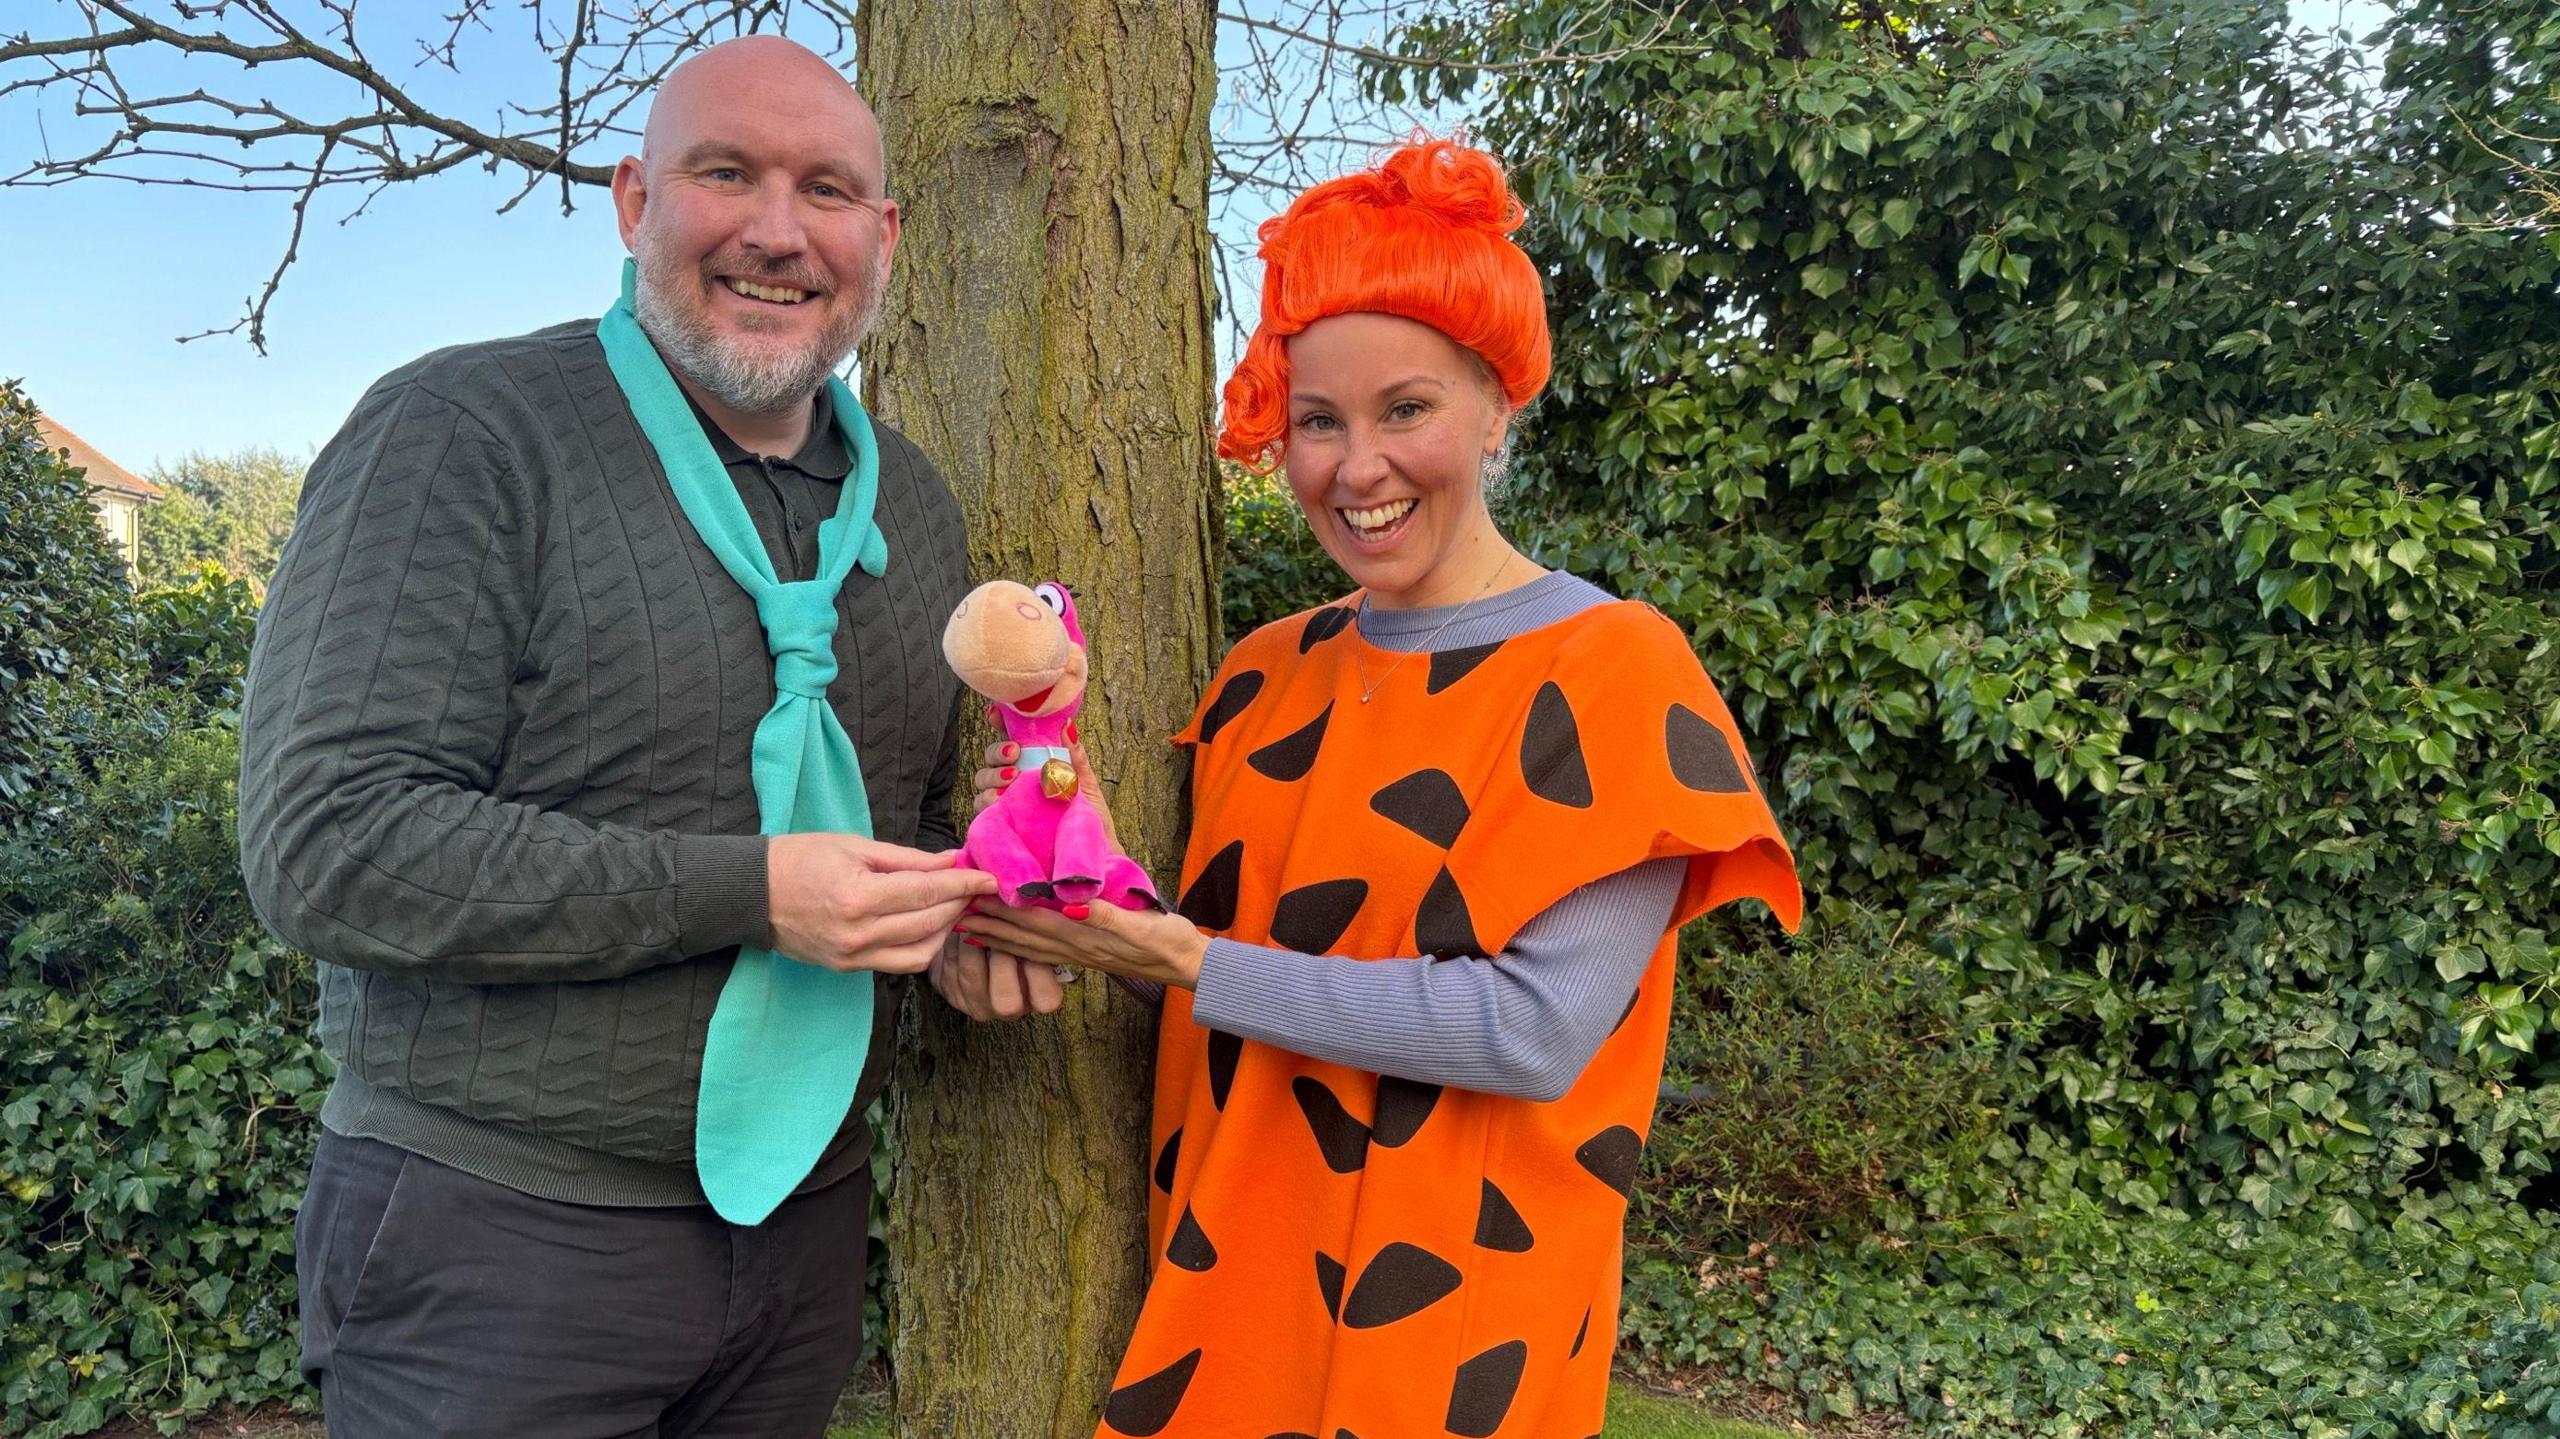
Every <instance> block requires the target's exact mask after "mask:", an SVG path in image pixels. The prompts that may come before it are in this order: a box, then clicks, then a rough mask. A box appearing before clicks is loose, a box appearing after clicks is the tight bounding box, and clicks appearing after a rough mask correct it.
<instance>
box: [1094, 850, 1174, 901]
mask: <svg viewBox="0 0 2560 1439" xmlns="http://www.w3.org/2000/svg"><path fill="white" fill-rule="evenodd" d="M1107 868H1108V870H1109V872H1108V873H1107V874H1105V875H1104V876H1103V879H1102V892H1101V895H1100V898H1101V899H1102V900H1103V901H1104V902H1106V903H1109V904H1116V905H1118V906H1120V907H1121V908H1122V909H1152V910H1158V911H1161V910H1163V909H1164V907H1165V903H1164V901H1163V900H1161V899H1158V898H1157V897H1156V888H1155V885H1154V884H1153V883H1152V882H1150V881H1149V880H1148V878H1147V872H1146V871H1145V870H1143V869H1140V868H1139V867H1138V862H1137V861H1136V860H1134V859H1131V858H1129V857H1128V856H1127V855H1114V856H1112V859H1111V863H1110V865H1109V866H1108V867H1107Z"/></svg>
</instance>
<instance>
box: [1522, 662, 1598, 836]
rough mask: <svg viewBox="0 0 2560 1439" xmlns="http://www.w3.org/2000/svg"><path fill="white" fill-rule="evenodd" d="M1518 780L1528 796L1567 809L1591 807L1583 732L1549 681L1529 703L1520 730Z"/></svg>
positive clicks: (1560, 689) (1560, 691)
mask: <svg viewBox="0 0 2560 1439" xmlns="http://www.w3.org/2000/svg"><path fill="white" fill-rule="evenodd" d="M1520 777H1521V778H1522V779H1524V780H1526V781H1528V785H1529V793H1531V794H1534V795H1536V796H1537V797H1538V798H1540V799H1543V800H1549V801H1552V802H1554V803H1556V804H1560V805H1563V806H1565V807H1566V808H1568V809H1589V808H1591V767H1590V765H1589V764H1587V763H1585V762H1584V760H1583V758H1582V729H1581V727H1580V726H1578V725H1576V724H1575V723H1574V722H1573V704H1572V702H1571V701H1569V700H1567V699H1566V698H1565V697H1564V688H1563V687H1562V686H1561V685H1558V684H1557V683H1556V682H1555V681H1553V680H1549V681H1547V682H1546V683H1545V684H1542V685H1540V686H1538V696H1537V698H1536V699H1533V700H1531V701H1530V702H1529V723H1528V724H1527V725H1526V726H1524V727H1523V728H1522V729H1521V731H1520Z"/></svg>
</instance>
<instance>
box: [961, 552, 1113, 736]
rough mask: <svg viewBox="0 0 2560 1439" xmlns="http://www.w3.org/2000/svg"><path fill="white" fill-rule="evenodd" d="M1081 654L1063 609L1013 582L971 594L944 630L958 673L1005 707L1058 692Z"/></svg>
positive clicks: (985, 586)
mask: <svg viewBox="0 0 2560 1439" xmlns="http://www.w3.org/2000/svg"><path fill="white" fill-rule="evenodd" d="M1080 651H1081V647H1080V646H1079V645H1077V644H1076V642H1075V640H1074V639H1073V638H1072V637H1071V636H1069V635H1068V633H1067V625H1066V620H1065V618H1064V617H1063V616H1062V615H1061V614H1060V613H1059V612H1058V610H1056V609H1055V608H1052V607H1051V606H1050V605H1048V604H1047V603H1045V602H1043V601H1042V599H1041V598H1040V596H1039V595H1038V594H1037V593H1035V592H1034V591H1033V590H1032V589H1031V587H1030V586H1028V585H1023V584H1017V583H1015V582H1014V581H1012V580H989V581H987V582H986V583H985V584H983V585H980V586H978V587H977V588H976V589H974V590H971V591H970V592H969V597H968V598H967V599H964V600H962V601H961V602H960V607H959V608H958V609H956V610H953V611H952V612H951V623H949V624H948V625H945V626H944V627H943V630H942V657H943V659H945V660H946V661H948V662H949V663H950V665H951V669H952V672H953V673H954V674H957V675H958V676H960V680H961V682H962V683H963V684H966V685H967V686H968V687H969V688H971V689H973V690H976V691H977V692H978V693H980V694H982V695H985V696H986V697H987V698H989V699H991V700H994V701H996V702H997V703H999V704H1008V705H1019V704H1021V703H1023V702H1024V701H1025V700H1033V699H1037V698H1039V697H1040V696H1041V695H1042V694H1043V693H1045V692H1046V691H1048V690H1051V689H1054V688H1056V687H1057V685H1058V683H1059V681H1061V680H1063V679H1065V678H1066V677H1067V675H1068V672H1069V670H1070V669H1071V668H1072V667H1073V665H1074V661H1075V659H1076V658H1077V657H1078V656H1079V654H1080ZM1035 708H1036V706H1035Z"/></svg>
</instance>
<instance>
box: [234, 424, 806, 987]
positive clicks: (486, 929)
mask: <svg viewBox="0 0 2560 1439" xmlns="http://www.w3.org/2000/svg"><path fill="white" fill-rule="evenodd" d="M514 468H515V467H514V465H513V463H512V460H511V456H510V455H509V453H508V451H507V449H506V447H505V446H504V445H503V444H502V443H501V442H500V441H499V440H498V439H497V438H496V437H495V436H494V435H493V434H492V432H491V430H490V429H489V427H488V426H487V425H485V424H483V423H482V422H481V421H480V420H479V419H478V418H476V417H475V416H474V415H473V414H472V413H471V412H470V411H469V410H468V409H466V408H465V407H463V406H462V405H459V404H457V403H455V402H454V401H453V400H452V399H450V398H448V397H447V396H445V395H443V394H440V393H438V392H437V391H436V390H435V389H434V388H433V387H431V386H430V385H428V384H427V383H425V382H423V381H422V380H419V379H416V378H410V379H407V380H393V381H386V382H385V383H384V384H382V385H380V386H377V387H376V388H375V390H374V391H373V392H372V393H370V394H368V395H367V396H366V397H365V399H364V401H363V402H362V403H361V404H359V405H358V407H357V409H356V412H355V414H354V415H352V416H351V417H350V418H349V419H348V421H347V424H346V427H345V428H344V429H342V430H341V431H340V432H339V434H338V436H337V437H336V438H335V439H334V440H332V441H331V442H330V444H329V447H328V448H327V449H326V450H324V451H322V453H321V455H320V457H319V459H318V460H317V461H316V462H315V463H314V465H313V467H312V471H311V474H310V477H309V478H308V479H307V480H306V481H305V483H304V490H303V498H302V502H301V506H300V509H299V512H298V513H297V515H296V518H295V525H294V532H293V536H292V538H291V540H290V542H289V543H288V544H287V546H286V549H285V553H284V556H283V560H282V563H281V566H280V568H279V570H278V572H277V575H276V577H275V580H274V582H273V584H272V586H271V587H270V589H269V592H268V595H267V603H266V608H265V610H264V611H263V612H262V613H261V615H260V617H259V623H258V637H257V643H256V647H255V649H254V651H253V653H252V656H251V659H250V664H249V681H248V701H247V705H246V707H245V710H244V713H243V716H242V721H241V757H240V860H241V869H242V873H243V877H244V878H245V879H246V881H247V885H248V892H249V896H250V898H251V900H252V902H253V903H254V904H255V906H256V908H257V911H258V914H259V916H260V918H262V919H263V920H264V921H265V922H266V924H267V927H268V928H269V929H272V930H273V931H275V933H276V934H277V935H278V936H279V937H281V938H282V939H284V940H285V941H286V942H287V943H290V944H293V945H295V946H297V947H298V948H300V949H302V950H304V951H305V952H307V953H309V954H311V955H313V956H315V957H316V958H320V959H324V960H327V961H329V962H331V963H334V964H341V965H346V966H349V967H352V968H357V969H370V970H380V971H384V972H388V973H396V974H412V975H422V976H427V977H431V978H440V979H451V980H459V981H464V982H469V983H484V984H499V983H511V982H520V981H535V980H593V979H611V978H615V977H618V976H621V975H625V974H629V973H632V972H634V971H637V970H641V969H645V968H648V967H650V966H653V965H659V964H665V963H669V962H672V961H675V960H680V959H683V958H686V957H688V956H691V955H695V954H701V953H706V952H708V951H712V950H716V949H720V948H723V947H726V946H729V945H734V944H738V943H742V942H747V941H751V940H760V939H761V938H762V937H763V936H764V932H765V929H766V925H767V917H766V898H765V868H764V849H765V846H764V841H763V840H762V839H761V838H759V837H756V836H751V835H750V836H713V835H679V834H675V833H672V832H667V831H655V830H638V829H631V828H626V827H622V826H616V825H599V824H587V823H583V822H581V821H578V820H576V819H572V818H570V817H567V816H565V815H560V814H555V813H551V812H549V811H546V810H544V809H541V808H539V807H537V806H534V805H530V804H522V803H513V802H508V801H504V800H501V799H499V798H497V797H495V795H494V794H493V789H494V787H495V786H496V784H497V782H498V776H499V773H500V770H501V764H502V759H503V756H504V755H505V754H506V752H507V748H508V746H509V744H510V743H511V742H512V740H513V738H514V736H513V733H512V730H511V725H510V695H511V692H512V687H513V685H514V683H515V681H516V678H517V673H518V670H519V666H520V664H521V662H522V661H523V659H524V656H525V650H526V645H527V636H528V634H529V632H530V630H531V625H532V615H533V609H534V597H535V594H536V592H537V569H536V566H537V558H538V548H539V546H538V541H539V536H538V533H537V528H538V526H537V521H536V516H535V515H534V513H533V510H532V505H531V503H530V501H529V500H528V498H527V495H526V493H525V490H524V488H523V486H522V483H521V478H520V476H518V475H517V474H516V473H514Z"/></svg>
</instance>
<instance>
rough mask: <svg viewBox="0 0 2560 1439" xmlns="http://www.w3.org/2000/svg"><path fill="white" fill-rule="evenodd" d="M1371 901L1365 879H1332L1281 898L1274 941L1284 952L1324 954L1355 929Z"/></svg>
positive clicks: (1273, 928)
mask: <svg viewBox="0 0 2560 1439" xmlns="http://www.w3.org/2000/svg"><path fill="white" fill-rule="evenodd" d="M1368 897H1369V881H1367V880H1365V879H1328V880H1322V881H1319V882H1318V883H1315V884H1310V885H1304V886H1301V887H1300V888H1297V889H1293V890H1291V891H1289V892H1288V893H1287V894H1284V895H1282V896H1280V902H1279V903H1278V904H1277V905H1274V906H1273V907H1272V910H1271V937H1272V938H1273V939H1274V940H1277V941H1278V942H1279V944H1280V946H1281V947H1282V948H1283V949H1294V950H1296V951H1298V952H1299V953H1300V954H1323V953H1325V952H1326V951H1328V950H1330V949H1332V948H1333V944H1334V941H1335V940H1338V939H1340V938H1342V932H1343V931H1344V930H1346V929H1349V928H1350V927H1351V921H1352V920H1354V919H1356V918H1358V917H1359V915H1360V905H1361V902H1362V901H1363V900H1366V899H1367V898H1368Z"/></svg>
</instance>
